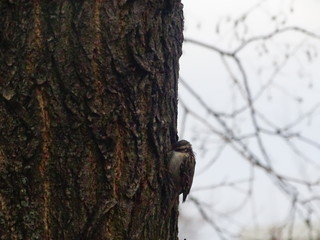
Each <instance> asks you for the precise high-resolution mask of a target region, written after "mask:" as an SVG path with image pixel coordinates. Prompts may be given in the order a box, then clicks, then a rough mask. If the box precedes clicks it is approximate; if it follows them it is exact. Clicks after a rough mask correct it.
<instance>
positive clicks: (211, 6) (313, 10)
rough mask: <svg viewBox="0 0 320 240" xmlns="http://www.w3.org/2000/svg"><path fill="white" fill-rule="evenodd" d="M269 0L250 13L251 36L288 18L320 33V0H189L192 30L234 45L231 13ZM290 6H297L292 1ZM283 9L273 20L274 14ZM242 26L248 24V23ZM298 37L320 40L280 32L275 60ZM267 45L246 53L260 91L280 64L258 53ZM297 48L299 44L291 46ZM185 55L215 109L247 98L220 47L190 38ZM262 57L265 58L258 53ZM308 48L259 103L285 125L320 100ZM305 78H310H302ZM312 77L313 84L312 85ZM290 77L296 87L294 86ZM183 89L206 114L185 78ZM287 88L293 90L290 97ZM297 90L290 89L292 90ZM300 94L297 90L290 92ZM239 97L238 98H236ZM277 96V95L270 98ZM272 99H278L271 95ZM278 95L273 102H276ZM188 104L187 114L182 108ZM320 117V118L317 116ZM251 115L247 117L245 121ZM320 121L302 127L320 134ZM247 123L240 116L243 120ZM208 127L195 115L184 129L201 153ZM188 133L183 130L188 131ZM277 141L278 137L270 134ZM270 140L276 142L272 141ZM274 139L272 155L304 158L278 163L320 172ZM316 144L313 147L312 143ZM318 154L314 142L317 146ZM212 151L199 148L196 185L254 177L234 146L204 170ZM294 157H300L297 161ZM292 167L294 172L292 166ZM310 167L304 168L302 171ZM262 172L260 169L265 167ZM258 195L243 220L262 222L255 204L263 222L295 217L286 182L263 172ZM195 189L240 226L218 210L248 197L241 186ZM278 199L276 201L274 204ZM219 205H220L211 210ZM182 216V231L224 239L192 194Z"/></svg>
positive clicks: (188, 28) (183, 70)
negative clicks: (236, 88)
mask: <svg viewBox="0 0 320 240" xmlns="http://www.w3.org/2000/svg"><path fill="white" fill-rule="evenodd" d="M260 2H262V3H261V5H260V7H258V8H256V9H255V10H254V11H252V12H251V13H250V14H249V15H248V18H247V21H246V22H247V26H243V31H245V30H246V28H247V31H248V33H247V37H248V38H249V37H252V36H257V35H261V34H268V33H269V32H271V31H273V30H274V28H275V25H279V24H280V25H281V23H282V22H284V23H283V26H293V25H295V26H300V27H303V28H305V29H307V30H310V31H313V32H317V33H318V34H319V33H320V24H319V23H320V1H319V0H295V1H294V0H265V1H261V0H260V1H257V0H196V1H195V0H184V1H183V4H184V13H185V33H184V34H185V37H186V38H192V39H196V40H199V41H201V42H205V43H208V44H211V45H213V46H217V47H219V48H221V49H223V50H228V51H230V50H232V49H234V48H235V47H236V46H237V45H238V44H239V42H238V41H236V40H235V39H234V38H232V33H233V31H232V29H233V26H232V25H231V23H232V22H230V21H228V19H227V17H228V16H230V17H231V18H232V19H236V18H238V17H241V16H242V15H243V13H244V12H247V11H250V9H252V8H253V7H255V6H257V4H258V3H260ZM288 6H289V7H288ZM290 6H291V7H293V13H291V14H290V15H288V13H290ZM273 16H275V20H274V22H276V23H277V24H272V23H271V21H270V19H271V18H272V17H273ZM218 23H220V31H219V34H217V32H216V26H217V24H218ZM240 30H241V28H240ZM286 41H287V42H288V43H291V44H292V46H299V44H301V45H302V44H306V45H308V46H309V45H310V46H312V45H314V46H315V47H317V46H320V41H312V40H311V41H309V40H306V39H305V37H304V36H303V35H299V34H298V35H297V34H285V35H281V36H279V37H277V39H276V40H275V41H273V42H272V44H271V43H270V44H269V45H267V47H269V48H270V52H271V51H272V50H273V51H275V50H276V49H277V48H279V52H280V53H279V54H278V55H277V54H275V55H271V58H272V60H274V59H275V60H277V61H279V62H281V60H282V59H281V57H282V56H283V49H282V48H283V44H282V43H283V42H286ZM258 47H259V45H253V46H252V47H248V48H247V49H245V50H244V51H243V53H241V57H242V60H243V61H244V65H245V67H246V69H247V71H248V78H249V80H252V79H256V78H257V79H258V78H259V81H251V82H250V84H251V86H252V90H253V92H255V91H258V89H259V87H260V86H261V84H263V83H264V82H266V81H267V80H268V79H269V77H270V73H271V70H272V65H270V55H269V58H268V57H266V58H263V57H260V58H257V52H258V51H259V48H258ZM288 51H289V52H290V51H291V52H292V51H293V49H289V50H288ZM183 53H184V54H183V56H182V58H181V61H180V76H181V77H182V78H183V79H185V80H186V81H187V82H188V84H190V85H191V86H192V87H193V88H194V90H195V91H197V92H198V93H199V94H200V95H201V97H202V98H203V99H204V100H206V102H208V103H209V105H210V106H212V107H213V108H214V109H216V110H218V111H223V110H226V109H230V110H231V109H232V107H234V106H238V105H240V102H238V100H237V99H238V98H237V97H236V96H235V94H234V93H233V91H230V89H231V87H230V86H231V82H230V79H228V74H227V73H226V71H225V69H224V66H223V64H222V62H221V58H220V56H219V55H218V54H216V53H215V52H212V51H211V52H210V51H209V50H207V49H203V48H201V47H197V46H195V45H192V44H190V43H187V44H185V45H184V48H183ZM257 59H258V61H257ZM305 62H306V60H305V56H304V52H303V49H302V50H301V51H300V49H299V51H297V53H296V54H294V57H293V58H292V60H291V61H288V63H287V65H286V66H285V67H284V68H283V69H282V71H281V72H280V74H279V76H278V77H277V79H276V80H277V82H276V87H273V88H271V90H270V91H269V92H268V93H267V94H265V96H263V97H262V99H261V100H259V103H258V104H259V106H261V108H264V109H265V113H266V114H267V115H268V117H269V116H270V118H271V119H272V120H273V121H274V122H276V123H277V124H279V125H280V126H282V125H286V124H288V123H290V122H291V121H292V120H293V119H295V118H296V117H297V116H299V114H302V113H303V112H305V111H306V109H309V108H310V107H311V106H312V105H313V104H314V103H315V99H316V98H317V97H318V98H319V93H320V84H319V83H320V81H319V79H318V76H319V71H318V69H319V67H318V65H319V60H317V61H315V62H313V63H310V64H308V65H307V66H306V64H304V63H305ZM259 68H261V75H259V77H257V72H256V70H257V69H259ZM298 74H302V75H303V74H305V75H306V74H308V75H310V76H305V77H304V78H300V76H299V77H298V76H297V75H298ZM302 79H303V80H302ZM310 84H312V86H313V87H312V89H310V88H308V86H309V85H310ZM288 85H290V88H288V87H287V86H288ZM179 91H180V93H179V94H180V97H181V98H182V99H183V100H184V102H187V103H188V104H190V106H192V107H193V108H194V109H196V110H197V112H199V113H200V114H205V112H204V111H201V110H200V107H199V106H198V105H197V104H196V103H195V102H194V101H193V100H192V98H191V97H190V95H189V94H188V93H187V91H186V90H185V89H184V88H183V87H182V86H180V89H179ZM283 96H285V97H283ZM288 96H289V97H288ZM290 96H292V97H290ZM296 96H301V97H302V98H303V100H304V102H303V103H302V104H300V105H299V104H297V102H296V101H295V100H294V99H295V97H296ZM232 97H234V99H233V100H232ZM268 97H269V98H268ZM270 99H271V100H270ZM270 102H271V103H270ZM181 114H182V113H181V112H180V116H181ZM319 115H320V114H318V116H319ZM317 120H319V118H318V119H317ZM245 121H246V119H245V117H244V119H243V122H244V123H245ZM316 123H317V122H314V121H313V122H312V119H311V120H310V122H309V125H308V127H306V126H305V125H303V126H301V128H302V129H303V130H304V131H306V132H307V133H308V134H310V136H312V137H315V138H318V139H319V134H318V133H317V131H315V129H316V127H317V126H316V125H317V124H316ZM238 124H239V123H238ZM249 128H250V126H249V125H248V124H243V125H242V126H240V129H239V131H246V130H248V129H249ZM203 131H204V130H203V128H202V127H201V126H199V125H197V124H196V123H195V122H194V121H189V122H188V124H187V128H186V131H185V132H184V133H183V136H182V137H183V138H186V139H191V141H192V140H193V141H195V142H196V144H194V145H195V151H196V152H199V153H201V150H200V149H199V144H198V142H197V140H198V139H197V137H195V136H197V134H198V132H199V134H198V136H199V138H201V136H202V137H203V136H204V134H202V132H203ZM180 137H181V136H180ZM270 141H274V140H270ZM319 141H320V139H319ZM268 143H269V142H268ZM267 145H268V147H270V152H271V155H272V156H274V157H275V159H280V160H281V159H289V161H296V162H295V164H294V165H292V164H291V167H290V170H288V162H287V161H279V162H277V163H276V166H277V169H278V170H279V171H280V172H283V173H289V174H291V173H292V174H296V173H297V174H305V176H306V177H311V176H312V175H314V173H315V170H317V169H309V168H306V169H302V167H304V166H303V165H302V164H301V162H299V161H298V160H294V159H295V156H294V155H293V154H292V153H291V152H289V151H286V150H285V148H283V145H281V143H277V142H275V141H274V142H273V144H267ZM210 147H211V148H213V149H214V148H216V147H217V145H214V144H212V145H210ZM308 151H309V149H308ZM209 152H210V151H209ZM309 153H310V154H311V155H312V152H311V150H310V152H309ZM212 156H213V154H211V155H210V153H208V154H207V155H199V154H198V155H197V173H198V174H197V175H196V178H195V180H194V187H193V188H194V189H197V188H198V189H199V187H202V186H206V185H209V184H217V183H219V182H221V181H222V180H227V179H228V180H230V179H232V178H234V179H239V178H246V177H248V172H249V170H250V167H249V165H248V164H245V163H244V161H239V159H238V156H236V155H235V154H234V153H233V152H232V151H228V149H226V150H225V151H224V152H223V154H222V155H221V157H220V159H221V161H218V162H217V163H216V164H215V165H214V166H213V167H212V168H210V169H209V170H208V171H207V172H205V174H201V170H203V168H204V167H205V166H206V164H207V163H208V161H210V157H212ZM291 163H292V162H291ZM287 170H288V171H289V172H288V171H287ZM302 172H304V173H302ZM257 174H258V175H259V171H258V173H257ZM255 191H256V195H254V196H255V201H254V202H255V203H254V204H250V205H248V206H246V207H244V208H243V210H242V211H240V212H239V213H238V214H236V218H235V219H234V220H235V221H236V224H235V225H236V226H238V225H242V226H246V225H251V226H252V224H254V221H253V220H252V217H253V215H252V211H251V210H252V209H250V208H255V210H256V211H257V212H259V220H258V222H259V223H260V224H262V225H265V224H271V223H275V222H281V221H283V220H284V219H285V218H286V217H287V212H288V209H289V207H290V205H288V203H287V199H286V198H285V196H283V195H282V194H281V193H280V192H279V190H278V189H276V188H274V187H273V186H272V184H270V180H269V179H268V178H266V177H264V176H263V175H261V176H260V177H259V178H257V182H256V183H255ZM191 195H193V196H195V197H197V198H200V199H201V200H202V201H203V202H205V203H206V204H208V206H211V208H210V207H208V208H207V212H208V214H209V215H210V216H211V217H212V218H213V219H214V220H217V221H219V223H221V225H222V226H224V227H226V228H230V229H233V224H231V223H230V222H229V221H227V220H226V222H225V223H224V222H223V221H224V220H223V219H224V218H223V217H221V216H218V215H217V213H219V212H220V213H223V212H225V211H227V210H230V209H231V208H233V207H234V206H236V204H235V202H237V201H238V202H240V201H241V200H242V199H241V197H239V196H240V195H239V194H238V193H235V192H232V191H225V190H220V189H217V190H214V191H205V192H204V191H194V192H192V193H191ZM270 203H272V204H270ZM210 209H213V210H210ZM181 216H182V220H181V222H182V223H183V224H181V226H180V237H181V239H184V238H187V239H188V240H191V239H202V240H207V239H210V240H215V239H219V238H217V237H216V236H215V235H214V231H213V230H212V228H211V227H209V226H208V225H206V224H204V223H203V221H202V220H201V217H199V216H197V215H196V211H195V210H194V209H193V208H192V203H190V202H187V203H185V204H182V205H181Z"/></svg>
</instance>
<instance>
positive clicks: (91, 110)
mask: <svg viewBox="0 0 320 240" xmlns="http://www.w3.org/2000/svg"><path fill="white" fill-rule="evenodd" d="M0 25H1V29H0V135H1V138H0V238H1V239H6V240H7V239H24V240H25V239H41V240H42V239H57V240H58V239H59V240H61V239H75V240H76V239H88V240H89V239H125V240H128V239H129V240H134V239H139V240H143V239H148V240H150V239H152V240H154V239H177V214H176V210H174V211H172V213H170V214H167V213H166V211H165V210H166V200H165V199H166V197H167V196H166V192H165V191H163V185H164V184H165V181H166V177H165V175H164V174H162V173H163V172H165V164H164V161H165V156H166V152H167V151H168V150H169V148H170V146H171V144H172V142H174V141H175V140H177V139H176V136H177V134H176V118H177V78H178V59H179V57H180V54H181V45H182V28H183V27H182V26H183V17H182V7H181V3H180V2H179V0H135V1H126V0H113V1H98V0H96V1H93V0H91V1H90V0H88V1H80V0H73V1H72V0H66V1H36V0H34V1H11V0H7V1H5V0H3V1H1V2H0ZM163 169H164V170H163Z"/></svg>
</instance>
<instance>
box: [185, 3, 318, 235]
mask: <svg viewBox="0 0 320 240" xmlns="http://www.w3.org/2000/svg"><path fill="white" fill-rule="evenodd" d="M266 2H267V1H260V2H259V3H258V4H257V5H255V6H254V7H253V8H251V9H250V10H249V11H247V12H245V13H243V14H242V15H241V16H239V17H237V18H232V17H229V16H228V17H226V18H225V19H222V20H221V22H219V23H218V24H217V28H216V34H221V31H223V30H224V29H223V27H224V26H223V23H226V22H227V23H228V26H229V28H228V29H229V30H230V29H232V32H233V34H232V38H233V39H236V44H233V46H235V45H236V46H235V47H232V48H229V49H228V50H225V49H223V48H221V47H218V46H215V45H213V44H208V43H207V42H206V43H205V42H202V41H201V40H199V39H193V38H187V37H186V38H185V43H186V45H187V46H189V45H194V46H197V47H201V48H204V49H206V50H208V51H211V52H213V53H216V54H218V55H219V56H220V57H221V62H222V64H223V65H224V71H225V72H226V73H227V74H228V76H229V77H228V79H229V81H230V82H229V83H230V86H231V87H230V92H232V94H231V95H232V96H233V97H234V99H231V100H230V102H232V103H234V104H233V105H232V107H231V108H228V109H226V110H221V109H218V110H217V109H216V107H215V106H216V105H218V104H212V103H210V102H208V101H207V100H206V99H204V98H203V97H202V96H201V94H200V93H199V92H200V90H199V91H198V89H197V87H196V86H197V85H196V84H193V80H194V79H188V77H187V76H185V77H184V76H181V79H180V83H181V89H183V90H184V91H185V92H186V93H187V94H188V96H191V97H192V99H193V101H194V105H196V106H197V108H196V109H195V108H193V107H190V106H191V104H190V103H189V102H187V100H186V97H184V96H180V102H179V103H180V110H181V113H182V115H181V116H180V117H181V119H180V122H181V125H180V127H181V130H180V134H181V135H183V134H184V133H185V129H186V126H188V123H189V122H192V126H193V127H196V128H197V129H198V131H197V133H196V134H195V135H194V143H195V144H196V145H197V146H198V149H200V152H198V162H200V161H201V159H200V158H201V157H199V155H200V156H202V157H203V156H206V152H209V151H210V150H209V149H213V150H214V151H213V150H211V151H210V153H211V154H212V151H213V152H214V153H213V154H212V155H210V156H211V158H210V159H211V160H209V161H208V162H206V163H205V164H204V165H205V167H204V168H203V169H205V170H204V172H210V171H212V172H213V170H214V168H215V164H217V163H218V162H219V161H224V160H223V153H224V152H226V151H230V152H233V153H236V155H238V156H240V158H239V161H242V162H243V165H244V166H247V169H248V175H247V177H245V178H243V179H232V177H231V179H230V180H229V179H226V180H222V181H220V182H217V180H216V179H214V178H212V182H210V183H206V184H203V185H204V186H202V187H199V186H198V188H194V195H193V197H191V198H190V199H191V200H192V202H193V204H194V206H195V207H196V208H197V211H198V213H199V214H200V215H201V216H202V219H203V220H204V221H206V222H207V223H208V224H209V225H210V226H212V227H213V229H214V230H215V232H216V234H217V235H219V237H220V238H221V239H233V238H237V239H238V238H243V239H251V238H250V236H248V235H245V232H242V233H239V231H237V232H233V231H232V230H230V229H227V228H225V227H224V226H225V225H226V224H224V223H225V222H227V223H230V225H233V224H234V225H237V226H238V230H239V229H241V228H243V225H242V224H241V223H239V222H238V223H237V222H236V220H235V215H236V214H237V213H238V212H240V211H242V210H243V209H244V208H245V207H247V206H252V207H249V208H251V214H252V218H253V219H254V220H253V221H256V222H257V225H258V222H259V212H256V210H255V209H254V208H255V207H254V206H255V192H256V190H257V188H264V185H259V183H257V182H258V179H257V178H258V177H257V176H258V175H261V174H262V175H263V176H266V177H267V178H268V179H269V181H270V182H271V183H272V184H273V185H274V186H275V187H276V188H277V189H278V190H279V191H280V192H281V194H282V195H283V196H284V197H285V198H286V199H287V203H288V206H289V207H288V212H287V216H281V217H280V216H279V219H281V221H279V223H277V224H278V226H277V230H276V231H275V230H274V229H273V230H272V231H271V230H270V234H269V236H270V237H269V238H268V239H270V238H271V237H275V236H277V237H279V238H272V239H293V238H294V236H295V234H296V232H297V231H295V230H297V229H296V228H297V226H299V229H300V227H301V225H304V228H305V229H307V231H304V233H303V234H304V238H303V239H318V238H317V237H319V228H318V226H317V224H319V219H320V218H319V217H320V208H319V200H320V191H319V190H320V188H319V186H320V178H319V176H320V174H318V175H317V173H319V172H320V162H319V157H315V156H320V138H319V136H320V132H318V133H317V134H315V132H314V129H317V127H316V128H315V127H314V126H313V128H312V126H310V125H312V123H313V122H315V123H314V124H315V125H318V123H319V117H318V115H319V110H320V97H319V88H318V86H319V79H314V78H312V76H311V74H308V70H309V68H308V65H312V64H314V63H315V62H316V61H319V58H318V49H319V46H320V35H319V34H318V33H316V32H313V31H310V30H308V29H305V28H303V27H299V26H295V25H294V26H290V25H288V24H287V22H286V20H287V18H289V17H290V14H293V12H294V3H293V2H291V5H289V6H288V8H287V10H288V11H287V13H284V14H282V15H277V14H274V15H272V14H270V23H271V25H272V26H273V30H270V31H268V32H266V33H265V34H262V35H257V36H252V35H250V29H249V26H248V24H247V19H248V18H250V16H251V15H252V14H254V13H256V12H257V11H261V10H263V8H264V4H265V3H266ZM230 26H231V27H230ZM288 35H289V36H291V37H292V38H293V39H295V38H297V39H299V38H302V40H301V41H299V42H293V43H292V42H287V41H286V40H283V39H282V38H283V37H284V36H288ZM234 41H235V40H234ZM248 49H251V52H254V54H255V55H254V56H253V57H252V56H250V55H249V54H248V52H247V50H248ZM250 57H251V58H252V59H254V60H253V61H252V62H253V64H252V62H251V64H249V63H248V59H249V61H250ZM297 59H298V60H299V64H300V65H301V68H299V69H296V71H295V72H294V73H292V72H291V73H288V74H287V75H285V74H286V73H287V72H286V71H288V70H287V69H286V66H287V65H288V64H289V63H290V61H294V60H297ZM259 62H260V64H259ZM313 66H314V65H313ZM212 67H213V68H214V66H212ZM290 74H292V75H295V76H294V77H292V75H290ZM296 76H298V77H296ZM310 76H311V77H310ZM296 78H298V79H300V80H301V82H302V83H303V84H302V87H301V88H298V91H291V90H290V88H289V86H287V85H285V84H283V82H285V83H287V84H288V82H289V81H283V79H286V80H289V79H296ZM217 81H225V79H219V80H217ZM289 84H290V87H292V86H293V85H294V84H295V83H294V80H292V81H291V82H289ZM210 87H212V88H214V87H215V85H214V83H212V84H211V85H210ZM304 87H305V89H306V90H304V89H303V88H304ZM275 91H278V92H281V94H282V95H283V98H285V99H287V100H288V101H290V102H291V103H294V104H295V106H296V108H297V109H298V110H299V112H298V114H297V115H296V116H293V117H290V121H289V122H288V121H287V122H285V123H282V122H276V119H275V117H274V114H270V111H267V110H266V109H265V108H264V107H263V106H266V105H263V104H261V102H265V103H267V104H268V105H267V106H268V107H267V108H268V109H273V108H276V107H278V105H279V104H278V103H277V101H278V100H277V98H275V99H273V95H274V92H275ZM308 91H309V92H310V93H311V94H313V95H314V96H313V98H310V97H309V96H308ZM188 101H190V99H188ZM305 102H306V103H305ZM304 103H305V105H306V104H307V105H306V106H307V107H304V108H302V107H301V106H302V105H303V104H304ZM286 111H288V110H287V109H283V110H282V112H283V114H286ZM189 126H190V125H189ZM302 126H306V127H305V128H303V127H302ZM199 129H201V130H200V131H199ZM309 129H313V131H310V130H309ZM318 131H319V129H318ZM199 132H200V133H199ZM279 148H280V150H279ZM282 149H283V152H287V153H288V154H287V155H286V156H287V158H284V155H283V154H282ZM281 164H286V165H287V166H288V169H290V168H298V170H297V171H296V172H292V171H284V170H283V168H281V167H279V165H281ZM231 168H232V166H230V167H229V168H228V169H225V172H226V175H227V174H228V170H229V171H230V170H231ZM203 169H198V170H199V171H201V170H203ZM309 170H310V171H311V172H312V174H310V175H309V174H308V173H309V172H310V171H309ZM217 189H229V191H230V192H232V191H238V192H239V195H240V196H242V198H241V199H242V201H239V202H235V203H234V205H233V208H232V210H230V209H229V211H225V212H223V211H221V210H220V211H219V210H218V209H217V208H215V207H214V206H212V205H210V206H208V204H206V201H204V200H203V199H201V198H199V197H195V196H196V194H195V193H196V191H213V193H212V194H214V193H215V192H217ZM266 191H268V189H266ZM191 195H192V194H191ZM273 204H274V203H273V202H270V205H269V207H270V209H271V211H272V208H273ZM213 209H214V210H213ZM266 235H268V234H266ZM252 239H256V238H252ZM264 239H267V238H264Z"/></svg>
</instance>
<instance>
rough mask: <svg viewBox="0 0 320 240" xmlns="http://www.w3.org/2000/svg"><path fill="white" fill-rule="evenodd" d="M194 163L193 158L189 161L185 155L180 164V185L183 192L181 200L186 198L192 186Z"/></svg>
mask: <svg viewBox="0 0 320 240" xmlns="http://www.w3.org/2000/svg"><path fill="white" fill-rule="evenodd" d="M195 164H196V162H195V161H194V158H193V159H192V160H191V161H190V160H189V161H188V158H187V157H185V159H184V161H183V163H182V164H181V168H180V174H181V180H182V181H181V183H182V186H181V187H182V193H183V202H184V201H185V200H186V199H187V196H188V194H189V192H190V189H191V186H192V181H193V175H194V168H195Z"/></svg>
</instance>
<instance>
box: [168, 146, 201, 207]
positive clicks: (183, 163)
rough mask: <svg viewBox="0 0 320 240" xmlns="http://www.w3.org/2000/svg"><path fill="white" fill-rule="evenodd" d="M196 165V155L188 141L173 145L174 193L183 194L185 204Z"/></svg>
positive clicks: (169, 165) (170, 170) (170, 169)
mask: <svg viewBox="0 0 320 240" xmlns="http://www.w3.org/2000/svg"><path fill="white" fill-rule="evenodd" d="M195 165H196V160H195V157H194V153H193V151H192V147H191V144H190V143H189V142H188V141H186V140H180V141H178V142H176V143H174V144H173V145H172V150H171V151H170V152H169V163H168V167H169V173H170V175H171V178H172V179H171V180H172V185H173V188H174V189H173V190H174V192H175V193H176V194H177V195H180V194H181V193H183V202H184V201H185V200H186V198H187V196H188V194H189V192H190V189H191V186H192V181H193V175H194V169H195Z"/></svg>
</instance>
